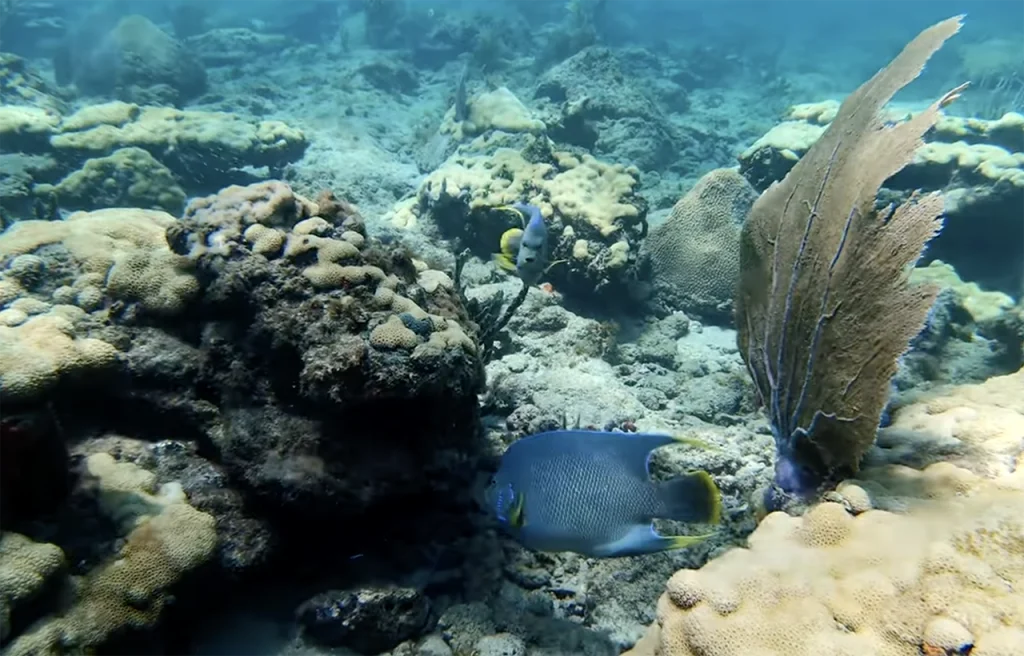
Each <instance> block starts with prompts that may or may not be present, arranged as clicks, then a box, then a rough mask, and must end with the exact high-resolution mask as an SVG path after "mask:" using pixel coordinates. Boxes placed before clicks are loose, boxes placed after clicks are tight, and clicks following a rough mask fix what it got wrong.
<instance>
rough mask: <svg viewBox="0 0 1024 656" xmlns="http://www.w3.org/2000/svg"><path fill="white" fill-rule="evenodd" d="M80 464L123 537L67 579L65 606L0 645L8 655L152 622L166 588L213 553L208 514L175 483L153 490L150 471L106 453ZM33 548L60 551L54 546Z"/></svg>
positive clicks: (75, 645)
mask: <svg viewBox="0 0 1024 656" xmlns="http://www.w3.org/2000/svg"><path fill="white" fill-rule="evenodd" d="M86 469H87V471H88V473H89V475H90V476H92V477H94V478H95V479H96V481H97V486H98V495H99V498H98V500H99V504H100V507H101V508H102V509H103V512H104V513H105V514H106V515H107V516H108V518H109V519H110V520H111V521H113V522H114V523H115V524H116V525H117V526H119V527H120V530H121V531H122V534H123V535H124V536H125V537H124V546H123V547H121V548H120V550H119V552H118V553H117V555H116V556H115V557H114V558H112V559H111V560H109V561H107V562H106V563H104V564H102V565H100V566H98V567H96V568H95V569H93V570H92V571H90V572H89V573H88V574H86V575H85V576H84V577H81V579H80V580H75V581H73V582H72V585H70V586H68V587H69V589H72V590H74V594H73V599H72V601H71V603H70V605H69V607H68V608H66V609H65V610H64V611H63V612H61V613H59V614H56V615H54V616H51V617H49V618H47V619H44V620H42V621H41V622H38V623H36V624H35V625H33V626H32V627H31V628H30V629H29V630H28V631H26V632H25V633H23V634H21V635H19V636H18V637H17V638H16V639H15V640H14V641H13V642H12V643H11V644H10V645H9V646H8V647H7V649H6V650H5V653H8V654H11V655H12V656H17V655H21V654H26V655H27V654H41V653H69V652H83V651H92V650H95V649H96V648H97V647H99V646H101V645H103V644H105V642H106V641H107V640H109V639H110V638H111V636H113V635H115V634H117V633H120V632H124V631H127V630H139V629H143V628H147V627H152V626H153V625H155V624H156V622H157V620H158V619H159V618H160V615H161V613H162V611H163V609H164V606H165V605H166V604H167V603H168V601H169V598H170V597H169V595H170V590H171V588H172V587H173V586H174V585H175V584H176V583H177V582H178V581H179V580H180V579H181V578H182V577H183V576H184V575H186V574H187V573H189V572H191V571H193V570H195V569H196V568H198V567H199V566H200V565H202V564H203V563H205V562H207V561H208V560H210V559H211V558H212V557H213V556H214V554H215V553H216V548H217V532H216V529H215V526H214V519H213V517H212V516H210V515H208V514H206V513H203V512H200V511H198V510H196V509H195V508H193V507H192V506H191V505H189V503H188V500H187V499H186V497H185V494H184V492H183V491H182V488H181V485H180V484H177V483H170V484H166V485H164V486H162V487H161V488H160V489H159V490H158V489H156V486H155V481H156V478H155V476H154V475H153V474H152V473H150V472H148V471H146V470H144V469H142V468H140V467H137V466H136V465H133V464H131V463H126V462H117V461H115V460H114V458H113V457H112V456H110V455H108V454H106V453H95V454H93V455H91V456H89V457H88V458H87V459H86ZM35 548H36V549H37V551H38V550H39V549H49V550H50V552H48V553H54V552H55V553H60V549H58V548H56V547H55V546H53V545H37V546H36V547H35ZM5 556H6V554H0V558H4V561H6V558H5ZM51 558H52V556H51ZM11 564H12V565H17V563H16V562H14V563H11ZM47 567H48V568H50V569H52V568H53V565H48V566H47ZM75 578H77V577H75Z"/></svg>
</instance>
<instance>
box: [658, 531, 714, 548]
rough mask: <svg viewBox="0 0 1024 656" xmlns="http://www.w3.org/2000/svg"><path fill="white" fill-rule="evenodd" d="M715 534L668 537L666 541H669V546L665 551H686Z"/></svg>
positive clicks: (665, 537)
mask: <svg viewBox="0 0 1024 656" xmlns="http://www.w3.org/2000/svg"><path fill="white" fill-rule="evenodd" d="M712 535H714V533H708V534H707V535H666V536H664V539H665V540H667V541H668V542H667V544H666V545H665V548H664V549H663V551H671V550H673V549H685V548H686V547H689V546H692V545H695V544H697V543H698V542H703V541H704V540H707V539H708V538H709V537H711V536H712Z"/></svg>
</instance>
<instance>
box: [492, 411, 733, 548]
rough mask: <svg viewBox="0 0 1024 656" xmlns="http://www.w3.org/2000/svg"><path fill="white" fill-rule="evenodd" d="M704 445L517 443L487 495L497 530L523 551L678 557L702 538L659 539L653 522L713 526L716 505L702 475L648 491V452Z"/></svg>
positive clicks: (568, 439) (602, 440) (569, 440)
mask: <svg viewBox="0 0 1024 656" xmlns="http://www.w3.org/2000/svg"><path fill="white" fill-rule="evenodd" d="M676 443H683V444H691V445H697V446H704V447H706V445H704V444H702V443H700V442H697V441H695V440H687V439H686V438H681V437H675V436H671V435H655V434H650V433H614V432H607V431H584V430H559V431H551V432H548V433H540V434H537V435H531V436H529V437H524V438H523V439H521V440H519V441H517V442H515V443H513V444H512V445H511V446H510V447H509V448H508V450H507V451H506V452H505V455H504V456H502V460H501V467H500V468H499V469H498V472H497V473H496V474H495V475H494V477H493V479H492V480H491V483H490V486H489V487H488V490H487V505H488V508H489V510H490V512H492V513H493V514H494V515H495V516H496V518H497V520H498V523H499V524H501V526H502V527H503V528H504V529H505V530H506V531H507V532H508V533H509V534H511V535H512V537H514V538H515V539H516V540H518V541H519V543H520V544H522V545H523V546H524V547H526V548H527V549H533V550H535V551H574V552H576V553H579V554H582V555H584V556H592V557H596V558H608V557H616V556H631V555H637V554H646V553H654V552H659V551H668V550H671V549H681V548H683V547H688V546H690V545H692V544H695V543H697V542H700V541H701V540H704V539H706V538H708V537H710V536H709V535H675V536H672V535H660V534H658V533H657V531H655V530H654V526H653V524H652V521H653V520H654V519H655V518H661V519H674V520H679V521H684V522H693V523H701V524H717V523H718V522H719V520H720V516H721V509H722V500H721V494H720V492H719V490H718V486H716V485H715V482H714V481H713V480H712V478H711V476H710V475H709V474H708V473H707V472H704V471H695V472H690V473H688V474H686V475H684V476H680V477H678V478H674V479H672V480H669V481H665V482H660V483H656V482H654V481H652V480H651V478H650V456H651V452H652V451H654V450H655V449H657V448H658V447H662V446H666V445H668V444H676Z"/></svg>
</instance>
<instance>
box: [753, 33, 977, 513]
mask: <svg viewBox="0 0 1024 656" xmlns="http://www.w3.org/2000/svg"><path fill="white" fill-rule="evenodd" d="M960 24H961V23H960V18H952V19H949V20H946V21H943V22H941V23H938V24H936V25H934V26H933V27H930V28H928V29H927V30H925V31H923V32H922V33H921V34H920V35H918V36H917V37H916V38H915V39H914V40H913V41H911V42H910V43H909V44H908V45H907V47H906V48H904V49H903V51H902V52H901V53H900V54H899V55H898V56H897V57H896V58H895V59H894V60H893V61H892V62H891V63H890V64H889V65H888V66H887V67H885V68H884V69H882V70H881V71H879V72H878V73H877V74H875V76H874V77H872V78H871V79H870V80H869V81H868V82H866V83H865V84H864V85H862V86H861V87H860V88H859V89H857V90H856V91H855V92H854V93H853V94H851V95H850V96H849V98H847V99H846V101H845V102H844V103H843V104H842V106H841V107H840V108H839V112H838V114H837V116H836V118H835V120H833V121H832V123H831V125H830V126H829V128H828V129H827V130H826V131H825V133H824V134H823V135H822V136H821V138H820V139H819V140H818V141H817V142H816V143H815V144H814V145H813V146H812V147H811V148H810V150H808V151H807V154H806V155H804V157H803V158H802V159H801V160H800V161H799V162H798V163H797V164H796V166H794V167H793V169H792V171H791V172H790V173H789V174H788V175H787V176H786V178H785V179H784V180H782V182H780V183H775V184H773V185H772V186H771V187H769V188H768V189H767V190H766V191H765V192H764V194H762V196H761V197H760V198H759V199H758V200H757V202H755V203H754V206H753V208H751V211H750V215H749V216H748V219H747V222H746V224H745V225H744V229H743V232H742V236H741V244H740V248H741V250H740V267H741V280H740V285H739V292H738V295H737V299H736V324H737V326H738V328H739V348H740V353H741V355H742V356H743V359H744V361H745V362H746V365H747V368H748V370H749V372H750V376H751V378H752V379H753V381H754V384H755V386H756V387H757V390H758V393H759V399H760V401H761V403H762V404H763V405H764V406H765V408H766V410H767V413H768V417H769V421H770V423H771V427H772V433H773V435H774V437H775V443H776V449H777V451H778V460H777V464H776V471H775V491H776V492H781V493H782V496H783V497H784V498H785V497H789V496H791V495H796V496H803V495H808V494H813V493H814V492H815V491H817V490H818V489H819V488H820V487H821V486H823V485H826V484H828V483H829V482H830V481H834V480H836V477H837V475H842V474H844V473H850V472H854V471H856V470H857V467H858V464H859V461H860V458H861V456H862V455H863V454H864V452H865V451H866V450H867V448H868V447H869V446H870V445H871V443H872V442H873V441H874V439H875V432H876V430H877V428H878V424H879V419H880V417H881V414H882V410H883V408H884V406H885V403H886V401H887V395H888V391H889V381H890V380H891V379H892V377H893V375H894V374H895V373H896V367H897V360H898V358H899V356H900V354H901V353H903V351H905V350H906V348H907V344H908V342H909V341H910V339H912V338H913V337H914V335H916V334H917V333H918V332H919V331H920V330H921V327H922V325H923V324H924V321H925V318H926V315H927V312H928V309H929V308H930V307H931V305H932V303H933V302H934V300H935V297H936V294H937V290H936V289H935V288H934V287H930V286H924V285H921V286H912V285H910V284H909V283H908V274H907V269H908V268H909V267H910V265H912V264H913V262H914V261H915V260H916V259H917V258H918V257H919V256H920V254H921V251H922V249H923V248H924V245H925V244H926V243H927V242H928V240H929V239H931V238H932V237H933V236H934V235H935V234H936V233H937V232H938V230H939V228H940V226H941V220H940V218H939V215H940V213H941V212H942V207H943V199H942V196H941V194H939V193H931V194H927V195H923V196H922V195H915V196H913V197H912V198H911V199H910V200H908V201H907V202H905V203H903V204H902V205H900V206H898V207H892V206H890V207H888V208H885V209H883V210H881V211H876V210H875V209H874V203H875V198H876V196H877V194H878V190H879V188H880V187H881V185H882V183H883V182H884V181H885V180H886V179H887V178H889V177H890V176H891V175H893V174H894V173H896V172H897V171H899V170H900V169H901V168H903V167H904V166H905V165H906V164H907V163H908V162H909V161H911V159H912V158H913V156H914V152H915V151H916V150H917V149H918V148H919V147H920V146H921V145H922V143H923V142H922V140H921V137H922V135H923V134H924V133H925V132H926V131H927V130H928V129H929V128H931V127H932V126H933V125H934V124H935V122H936V121H937V120H938V117H939V109H940V108H941V107H943V106H945V105H946V104H948V103H949V102H950V101H952V100H954V99H955V98H956V97H957V92H958V91H959V89H957V90H954V91H952V92H950V93H949V94H947V95H945V96H943V97H942V98H941V99H940V100H939V101H937V102H935V103H934V104H932V105H931V106H930V107H929V108H928V109H927V110H925V111H923V112H921V113H920V114H917V115H915V116H913V117H912V118H910V119H908V120H906V121H904V122H901V123H897V124H894V125H886V124H885V123H884V122H883V120H882V117H881V116H880V110H881V108H882V106H883V105H884V104H885V103H886V102H887V101H888V100H889V99H890V98H891V97H892V96H893V95H894V94H895V93H896V92H897V91H898V90H899V89H901V88H902V87H904V86H905V85H907V84H908V83H909V82H911V81H912V80H913V79H914V78H916V77H917V75H918V74H919V73H920V72H921V70H922V68H923V67H924V63H925V62H926V61H927V59H928V58H929V57H930V56H931V55H932V54H933V53H934V52H935V51H936V50H938V48H939V47H940V46H941V45H942V44H943V43H944V42H945V41H946V39H948V38H949V37H951V36H952V35H953V34H955V33H956V32H957V31H958V30H959V29H960ZM826 363H827V366H826ZM768 500H769V501H773V499H771V498H769V499H768Z"/></svg>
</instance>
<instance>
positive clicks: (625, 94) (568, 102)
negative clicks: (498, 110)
mask: <svg viewBox="0 0 1024 656" xmlns="http://www.w3.org/2000/svg"><path fill="white" fill-rule="evenodd" d="M534 97H535V98H539V99H540V98H543V99H547V100H548V101H550V102H551V103H553V104H554V105H556V106H558V107H560V109H559V111H558V115H559V116H560V118H559V119H558V121H557V122H553V125H552V126H551V130H550V134H551V137H552V138H553V139H555V140H556V141H559V142H564V143H568V144H572V145H576V146H580V147H582V148H586V149H588V150H592V151H593V153H594V154H595V155H596V156H599V157H605V158H610V159H614V160H617V161H622V160H626V161H631V162H632V163H633V164H635V165H636V166H638V167H640V168H642V169H644V170H647V169H660V168H663V167H664V166H665V165H667V164H668V163H670V162H671V161H672V160H673V159H674V158H675V157H676V156H677V155H678V148H677V147H676V145H675V142H676V138H675V135H674V134H673V133H672V131H671V128H670V123H669V121H668V119H667V117H666V116H665V115H664V114H663V113H662V111H661V110H660V109H659V108H658V106H657V105H655V104H654V102H653V101H652V100H651V99H650V98H649V97H648V96H647V94H646V93H645V92H644V90H643V89H641V88H640V87H639V86H638V85H637V84H636V82H635V80H634V79H633V78H632V77H630V76H628V75H626V74H625V73H623V71H622V67H621V66H620V64H619V61H618V59H617V57H616V55H615V53H614V52H612V50H610V49H608V48H603V47H597V46H592V47H589V48H586V49H584V50H582V51H580V52H579V53H577V54H575V55H573V56H572V57H570V58H568V59H566V60H565V61H563V62H561V63H560V64H558V65H556V66H554V67H552V68H551V69H550V70H548V71H547V72H545V73H544V74H543V75H542V76H541V79H540V81H539V83H538V85H537V89H536V91H535V92H534ZM626 153H630V154H631V155H633V157H627V156H626Z"/></svg>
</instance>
